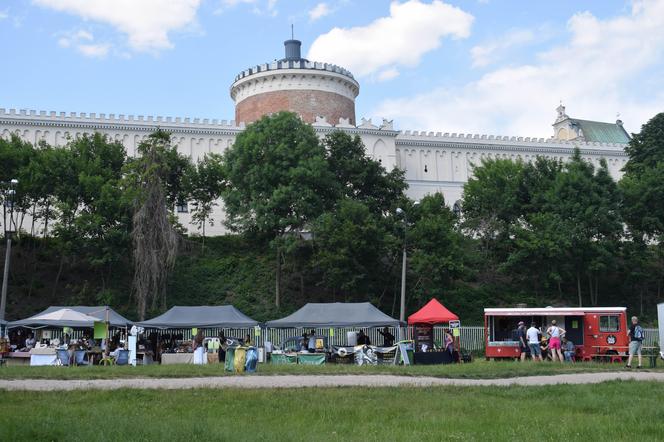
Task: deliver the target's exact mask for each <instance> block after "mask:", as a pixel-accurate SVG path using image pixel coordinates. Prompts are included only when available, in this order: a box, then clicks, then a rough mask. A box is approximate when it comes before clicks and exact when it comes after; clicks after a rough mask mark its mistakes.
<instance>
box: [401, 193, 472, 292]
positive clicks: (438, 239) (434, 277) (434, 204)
mask: <svg viewBox="0 0 664 442" xmlns="http://www.w3.org/2000/svg"><path fill="white" fill-rule="evenodd" d="M412 212H413V216H412V217H411V218H412V219H411V220H410V221H411V222H412V226H411V227H410V228H409V229H408V244H410V249H411V252H410V262H409V268H410V269H411V272H410V273H411V275H412V278H411V280H412V283H411V284H410V285H411V286H412V287H413V288H412V290H410V291H411V293H413V294H414V297H410V299H411V303H412V301H413V300H415V301H417V304H418V305H422V303H424V302H426V301H428V300H429V298H431V297H443V296H444V295H445V292H446V291H447V290H449V289H450V288H451V287H452V285H453V283H454V281H455V280H458V279H461V278H463V277H465V276H467V275H468V274H469V273H470V272H471V269H470V268H469V267H468V262H467V259H466V257H467V252H466V249H467V248H468V247H469V246H470V241H469V240H468V239H467V238H465V237H464V236H463V235H462V234H461V233H460V232H459V231H458V229H457V224H458V221H459V220H458V219H457V216H456V215H454V213H452V211H451V210H450V209H449V207H447V205H446V204H445V198H444V197H443V195H442V194H441V193H435V194H432V195H427V196H425V197H424V198H422V200H421V201H420V203H419V204H418V205H417V206H416V207H415V208H413V209H412Z"/></svg>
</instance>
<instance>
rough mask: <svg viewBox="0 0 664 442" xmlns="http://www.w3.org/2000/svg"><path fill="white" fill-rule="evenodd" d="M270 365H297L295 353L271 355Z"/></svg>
mask: <svg viewBox="0 0 664 442" xmlns="http://www.w3.org/2000/svg"><path fill="white" fill-rule="evenodd" d="M270 363H272V364H275V365H279V364H285V365H290V364H297V354H295V353H276V354H275V353H272V357H271V358H270Z"/></svg>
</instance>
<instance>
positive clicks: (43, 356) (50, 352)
mask: <svg viewBox="0 0 664 442" xmlns="http://www.w3.org/2000/svg"><path fill="white" fill-rule="evenodd" d="M56 359H57V357H56V354H55V349H54V348H48V347H47V348H33V349H32V350H30V365H31V366H33V367H36V366H39V365H55V361H56Z"/></svg>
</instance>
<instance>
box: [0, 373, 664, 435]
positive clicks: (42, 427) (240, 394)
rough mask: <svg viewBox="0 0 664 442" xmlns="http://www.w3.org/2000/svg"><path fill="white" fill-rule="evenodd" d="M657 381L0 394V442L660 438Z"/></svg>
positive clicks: (663, 416)
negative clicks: (533, 384) (501, 385)
mask: <svg viewBox="0 0 664 442" xmlns="http://www.w3.org/2000/svg"><path fill="white" fill-rule="evenodd" d="M662 397H664V384H662V383H649V382H634V381H630V382H609V383H603V384H598V385H577V386H568V385H559V386H548V387H445V388H419V389H408V388H376V389H369V388H328V389H311V390H295V389H290V390H278V391H276V390H237V389H226V390H205V389H203V390H177V391H163V390H161V391H159V390H157V391H154V390H116V391H94V392H81V391H75V392H57V393H36V392H6V391H0V440H6V441H18V440H31V441H41V440H54V441H61V440H162V441H164V440H168V441H171V440H187V441H194V440H233V441H240V440H270V441H271V440H289V441H299V440H307V441H311V440H320V441H326V440H367V441H373V440H376V441H387V440H390V441H392V440H418V441H439V440H497V441H502V440H505V441H507V440H518V439H521V440H555V441H558V440H586V441H588V440H611V441H613V440H638V441H649V440H652V441H655V440H662V436H663V435H664V407H663V406H662V404H661V399H662Z"/></svg>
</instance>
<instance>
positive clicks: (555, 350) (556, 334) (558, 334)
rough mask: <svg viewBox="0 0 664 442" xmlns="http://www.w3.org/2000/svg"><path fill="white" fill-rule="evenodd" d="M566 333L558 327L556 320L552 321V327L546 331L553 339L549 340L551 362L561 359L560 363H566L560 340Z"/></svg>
mask: <svg viewBox="0 0 664 442" xmlns="http://www.w3.org/2000/svg"><path fill="white" fill-rule="evenodd" d="M565 333H566V332H565V330H564V329H562V328H560V327H558V325H557V323H556V320H555V319H554V320H552V321H551V327H549V328H548V329H546V334H548V335H549V336H550V337H551V338H550V339H549V351H550V353H551V360H552V361H554V362H555V361H556V360H558V359H560V362H564V359H563V352H562V349H561V345H560V344H561V342H560V339H561V338H562V336H564V335H565Z"/></svg>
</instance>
